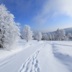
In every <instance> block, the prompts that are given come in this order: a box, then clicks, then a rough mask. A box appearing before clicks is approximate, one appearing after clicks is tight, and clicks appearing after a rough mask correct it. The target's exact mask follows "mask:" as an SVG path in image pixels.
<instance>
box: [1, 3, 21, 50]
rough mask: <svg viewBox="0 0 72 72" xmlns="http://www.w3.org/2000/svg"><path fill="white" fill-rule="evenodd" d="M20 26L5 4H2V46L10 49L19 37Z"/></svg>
mask: <svg viewBox="0 0 72 72" xmlns="http://www.w3.org/2000/svg"><path fill="white" fill-rule="evenodd" d="M19 35H20V32H19V28H18V26H17V23H15V21H14V15H13V14H11V13H10V12H9V11H8V10H7V8H6V7H5V5H3V4H1V5H0V48H7V49H10V48H11V47H12V46H13V45H14V44H15V43H16V42H17V41H18V39H19Z"/></svg>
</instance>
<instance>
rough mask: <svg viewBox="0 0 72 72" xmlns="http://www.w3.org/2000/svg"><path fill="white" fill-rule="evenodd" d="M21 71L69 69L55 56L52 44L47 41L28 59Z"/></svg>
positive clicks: (61, 70)
mask: <svg viewBox="0 0 72 72" xmlns="http://www.w3.org/2000/svg"><path fill="white" fill-rule="evenodd" d="M19 72H69V70H68V69H67V68H66V66H65V65H64V64H62V63H61V61H59V60H58V59H57V58H56V57H55V56H54V54H53V48H52V45H51V44H48V42H46V43H44V45H41V46H39V50H38V51H37V52H35V53H34V54H33V55H32V56H31V57H29V58H28V59H27V60H26V62H25V63H24V64H23V65H22V67H21V69H20V70H19Z"/></svg>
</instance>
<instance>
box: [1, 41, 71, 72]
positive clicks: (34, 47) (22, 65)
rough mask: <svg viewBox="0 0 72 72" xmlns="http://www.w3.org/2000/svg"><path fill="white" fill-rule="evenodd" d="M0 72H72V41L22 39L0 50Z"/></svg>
mask: <svg viewBox="0 0 72 72" xmlns="http://www.w3.org/2000/svg"><path fill="white" fill-rule="evenodd" d="M0 72H72V42H71V41H29V42H25V41H23V40H22V41H20V42H19V43H18V44H17V46H16V49H14V50H11V51H7V50H2V49H1V50H0Z"/></svg>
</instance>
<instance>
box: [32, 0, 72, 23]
mask: <svg viewBox="0 0 72 72" xmlns="http://www.w3.org/2000/svg"><path fill="white" fill-rule="evenodd" d="M60 14H63V15H67V16H70V17H72V0H47V1H46V3H45V4H44V6H43V8H42V9H41V11H40V12H39V13H38V15H37V16H35V17H34V19H33V20H34V21H35V22H36V23H37V24H46V23H48V19H49V18H52V17H54V16H56V15H60Z"/></svg>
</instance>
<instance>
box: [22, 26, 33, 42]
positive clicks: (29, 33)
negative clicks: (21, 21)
mask: <svg viewBox="0 0 72 72" xmlns="http://www.w3.org/2000/svg"><path fill="white" fill-rule="evenodd" d="M22 33H23V34H22V38H23V39H25V40H26V41H29V40H32V39H33V38H32V36H33V32H32V31H31V28H30V26H29V25H25V26H24V29H23V32H22Z"/></svg>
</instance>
